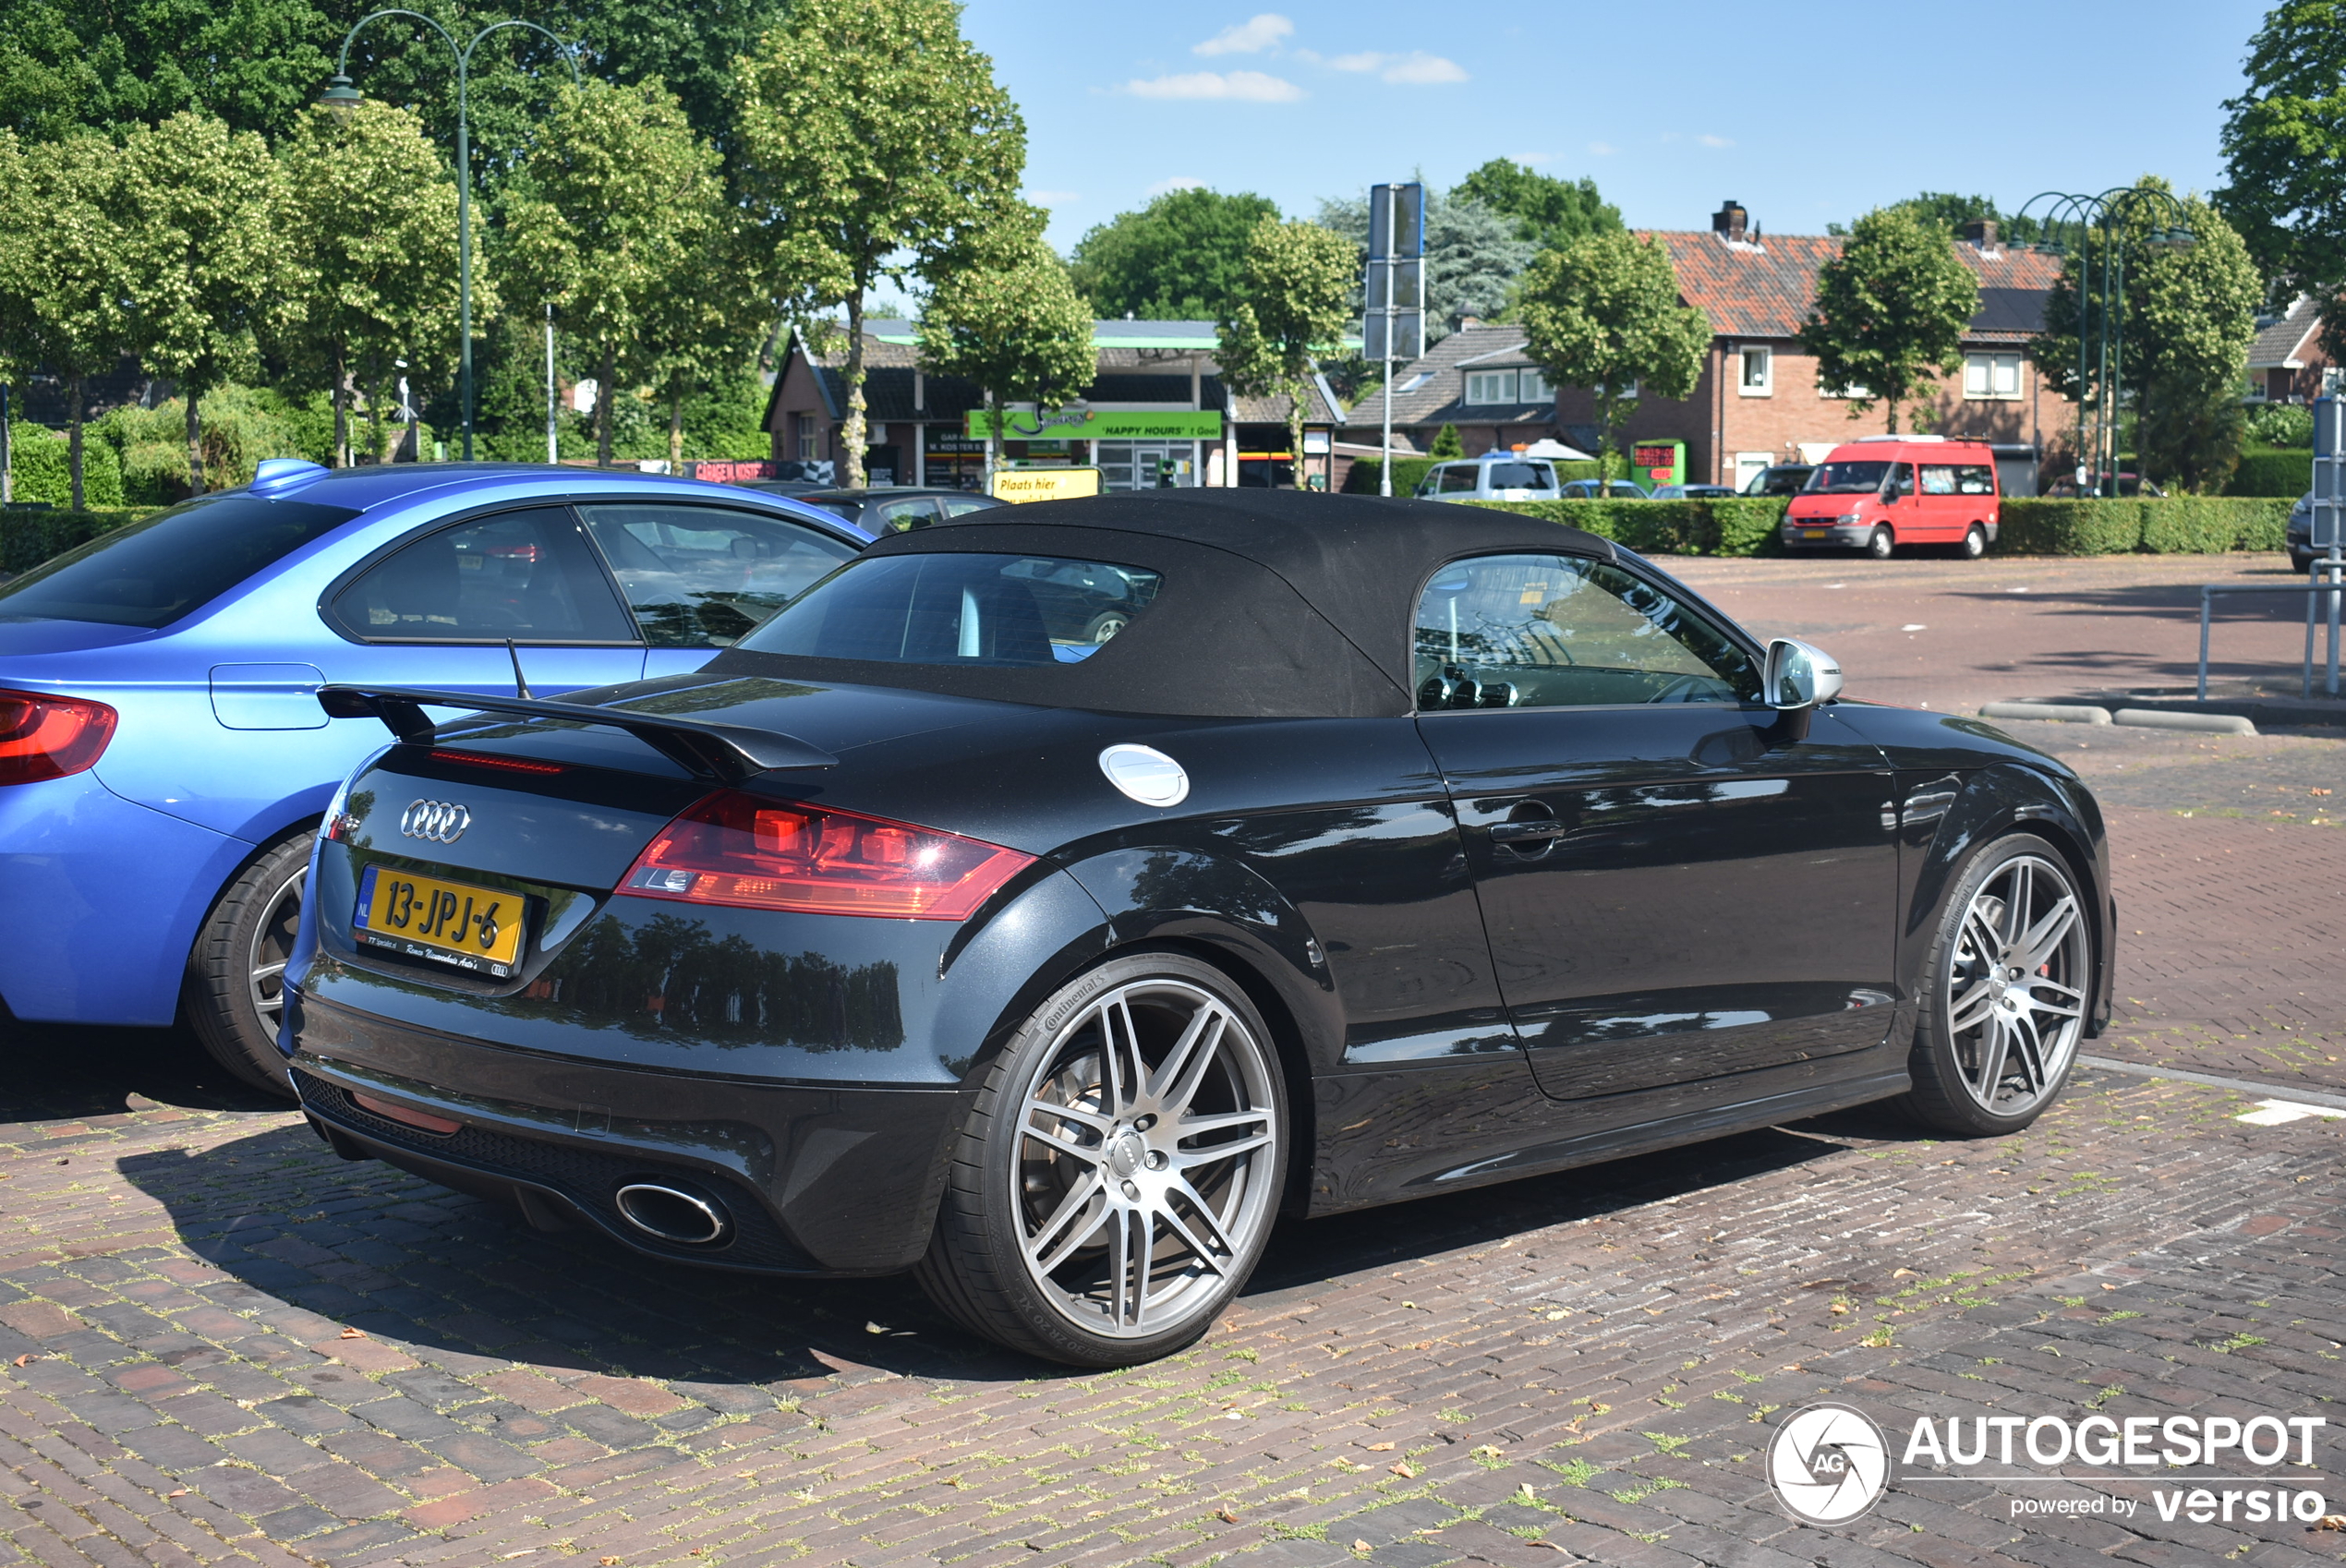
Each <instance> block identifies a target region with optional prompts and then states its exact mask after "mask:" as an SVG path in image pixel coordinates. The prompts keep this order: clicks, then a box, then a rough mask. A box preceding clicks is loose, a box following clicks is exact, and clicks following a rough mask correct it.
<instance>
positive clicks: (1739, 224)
mask: <svg viewBox="0 0 2346 1568" xmlns="http://www.w3.org/2000/svg"><path fill="white" fill-rule="evenodd" d="M1750 219H1751V214H1750V213H1748V212H1746V211H1744V210H1743V206H1742V204H1741V203H1740V202H1738V201H1736V200H1735V198H1733V197H1729V198H1728V199H1726V200H1724V201H1723V202H1721V203H1720V204H1719V210H1718V211H1716V212H1713V213H1711V233H1712V234H1715V235H1718V236H1719V237H1720V238H1721V239H1723V240H1725V241H1726V242H1727V243H1728V244H1729V245H1741V244H1742V243H1743V240H1744V232H1743V231H1744V225H1745V224H1746V223H1749V222H1750Z"/></svg>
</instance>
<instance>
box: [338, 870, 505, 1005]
mask: <svg viewBox="0 0 2346 1568" xmlns="http://www.w3.org/2000/svg"><path fill="white" fill-rule="evenodd" d="M523 912H524V907H523V899H522V897H521V895H520V894H518V893H507V892H502V891H500V890H498V889H496V888H493V887H473V886H472V885H471V884H469V883H465V882H444V881H442V880H441V879H440V878H439V877H436V876H417V875H414V874H411V873H408V872H404V871H393V870H391V869H390V868H388V867H386V866H380V865H370V866H369V867H368V868H367V870H366V874H364V875H363V876H361V877H360V878H359V882H358V908H357V912H356V913H355V914H354V915H353V916H352V918H351V924H352V926H353V928H354V931H353V935H356V936H357V938H358V940H359V941H360V942H362V943H365V944H367V945H368V946H369V947H389V948H391V949H392V950H393V951H394V952H400V953H405V954H406V955H407V956H408V957H410V958H417V959H433V960H435V961H436V962H440V963H444V964H454V965H456V966H457V967H459V968H461V969H468V970H471V971H474V972H475V973H477V974H486V975H490V976H492V977H494V978H496V979H499V980H502V979H504V978H506V977H507V976H508V975H510V974H512V973H513V972H514V960H515V959H517V958H518V957H519V956H520V954H521V939H522V926H523V919H522V915H523Z"/></svg>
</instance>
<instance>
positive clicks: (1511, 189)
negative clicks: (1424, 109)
mask: <svg viewBox="0 0 2346 1568" xmlns="http://www.w3.org/2000/svg"><path fill="white" fill-rule="evenodd" d="M1450 196H1451V199H1453V200H1457V199H1465V200H1469V201H1479V202H1481V204H1482V205H1483V206H1485V207H1488V208H1490V209H1491V210H1492V211H1495V212H1501V213H1504V214H1506V216H1507V217H1508V218H1511V219H1513V220H1514V222H1515V226H1516V237H1517V238H1518V239H1522V240H1526V241H1529V242H1530V244H1531V245H1532V246H1533V247H1536V248H1537V249H1540V250H1555V249H1559V248H1561V247H1564V246H1565V245H1566V244H1568V243H1570V242H1571V241H1573V240H1576V239H1578V238H1580V237H1581V236H1582V235H1594V234H1610V233H1613V232H1614V231H1616V230H1618V229H1619V228H1620V227H1621V226H1622V225H1621V210H1620V209H1619V208H1618V207H1615V206H1614V205H1613V203H1611V202H1610V201H1607V200H1606V199H1604V198H1603V197H1602V196H1599V195H1598V194H1597V182H1596V181H1594V180H1592V179H1590V178H1589V177H1587V176H1586V175H1583V176H1581V177H1580V178H1579V179H1577V180H1560V179H1557V178H1556V177H1555V176H1554V175H1542V174H1540V173H1537V172H1536V171H1534V170H1532V169H1530V168H1527V167H1526V166H1524V165H1523V164H1521V163H1511V162H1510V161H1508V160H1507V159H1505V158H1493V159H1492V160H1491V161H1490V162H1489V163H1485V164H1483V165H1482V166H1481V168H1479V169H1477V170H1475V171H1474V172H1473V173H1472V174H1470V175H1467V177H1466V178H1464V179H1462V180H1460V181H1459V182H1458V183H1457V185H1455V186H1453V187H1450Z"/></svg>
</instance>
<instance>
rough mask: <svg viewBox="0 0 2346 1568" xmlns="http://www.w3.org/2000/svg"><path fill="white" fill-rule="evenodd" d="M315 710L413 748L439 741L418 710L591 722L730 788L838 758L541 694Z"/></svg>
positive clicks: (346, 702) (326, 691) (358, 698)
mask: <svg viewBox="0 0 2346 1568" xmlns="http://www.w3.org/2000/svg"><path fill="white" fill-rule="evenodd" d="M318 706H320V707H322V708H324V709H325V710H326V717H327V718H380V719H381V720H382V721H383V726H384V728H386V729H388V730H390V731H391V732H392V733H393V734H394V735H396V736H398V737H399V738H400V739H401V740H402V741H405V742H408V743H409V744H411V745H421V746H428V745H430V744H432V743H433V742H436V741H438V740H439V739H440V731H439V727H438V726H437V725H435V724H433V723H432V721H431V718H430V717H429V715H427V714H426V713H425V712H424V709H425V708H426V707H427V706H430V707H453V708H465V709H467V710H470V711H474V712H479V713H510V714H513V715H514V716H516V717H518V718H561V719H567V720H569V721H570V722H571V723H574V724H599V725H602V726H604V727H605V728H607V729H611V730H626V731H627V732H628V733H629V734H630V735H633V736H635V739H637V740H638V741H641V742H644V744H646V745H647V746H649V747H651V748H652V750H654V751H656V752H658V753H659V754H660V755H662V756H664V757H666V758H668V759H669V761H671V762H672V763H675V764H676V765H677V766H680V767H682V768H683V769H684V771H686V772H687V773H693V774H697V775H698V776H700V777H701V778H714V779H716V780H717V781H718V782H719V783H720V784H738V783H740V782H741V781H742V780H743V779H744V778H749V777H750V776H751V775H752V774H756V773H764V772H767V771H768V769H771V768H778V767H836V766H839V758H837V757H835V756H833V755H831V754H830V753H828V752H827V751H825V750H823V748H822V747H820V746H816V745H810V744H808V743H807V742H804V741H802V740H800V739H799V738H798V737H797V736H795V735H784V734H781V733H780V732H778V731H775V730H752V729H749V728H748V727H747V726H745V725H740V724H710V723H708V722H707V721H706V720H703V719H698V718H671V717H669V716H668V715H665V714H653V713H637V712H635V710H633V709H631V708H623V707H596V706H590V705H588V704H586V703H558V702H549V701H547V700H546V699H545V698H542V697H486V696H482V695H480V694H478V693H474V692H433V691H427V690H424V689H421V688H417V687H409V686H320V687H319V688H318Z"/></svg>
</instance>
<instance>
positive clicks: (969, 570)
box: [736, 554, 1162, 666]
mask: <svg viewBox="0 0 2346 1568" xmlns="http://www.w3.org/2000/svg"><path fill="white" fill-rule="evenodd" d="M1161 581H1162V579H1161V578H1160V577H1159V576H1158V574H1157V573H1154V572H1144V571H1143V570H1141V569H1140V568H1138V567H1133V566H1113V565H1110V564H1108V563H1107V562H1106V561H1070V560H1067V559H1064V558H1062V557H1058V556H1040V555H974V554H973V555H961V554H952V555H891V556H874V557H867V558H865V559H863V560H859V561H849V562H848V563H847V564H846V565H845V566H842V567H840V569H839V570H838V571H837V572H834V573H831V574H830V575H829V576H828V577H826V578H824V579H823V580H822V581H821V582H819V583H817V584H816V585H814V586H813V587H811V588H809V589H807V590H806V592H805V593H804V594H802V595H800V596H799V597H797V598H795V599H792V601H791V602H790V603H789V604H787V605H785V606H783V607H782V608H781V609H780V610H777V611H776V612H775V613H774V616H773V618H772V619H770V620H768V621H767V622H766V623H765V624H764V625H762V626H760V627H758V628H757V629H756V631H754V632H752V633H749V635H747V636H746V637H744V638H743V639H742V640H741V642H740V643H739V644H737V645H736V646H739V647H742V648H746V649H749V650H751V651H753V652H756V653H768V654H792V655H796V656H798V657H802V658H846V659H862V660H865V661H868V662H875V663H882V664H939V665H951V666H976V665H1045V664H1074V663H1077V662H1080V661H1081V660H1082V659H1084V658H1087V657H1090V656H1091V655H1092V654H1093V653H1094V652H1096V651H1097V650H1098V649H1099V648H1100V647H1101V646H1102V645H1104V644H1106V643H1107V642H1108V641H1109V640H1110V639H1111V638H1113V637H1115V635H1116V634H1117V633H1119V632H1121V631H1123V630H1124V628H1125V626H1126V625H1128V624H1129V623H1130V622H1131V620H1132V619H1133V617H1135V616H1137V615H1140V614H1142V613H1143V611H1145V610H1146V609H1148V607H1149V606H1150V604H1151V603H1153V602H1154V601H1155V598H1156V592H1157V587H1158V585H1159V584H1160V582H1161Z"/></svg>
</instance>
